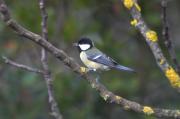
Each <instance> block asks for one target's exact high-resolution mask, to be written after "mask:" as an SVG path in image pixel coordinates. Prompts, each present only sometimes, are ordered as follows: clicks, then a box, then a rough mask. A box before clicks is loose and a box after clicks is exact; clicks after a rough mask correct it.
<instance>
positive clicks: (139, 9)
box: [134, 3, 141, 12]
mask: <svg viewBox="0 0 180 119" xmlns="http://www.w3.org/2000/svg"><path fill="white" fill-rule="evenodd" d="M134 5H135V7H136V9H137V10H138V11H139V12H140V11H141V7H140V6H139V5H138V4H137V3H135V4H134Z"/></svg>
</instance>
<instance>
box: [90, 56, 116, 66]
mask: <svg viewBox="0 0 180 119" xmlns="http://www.w3.org/2000/svg"><path fill="white" fill-rule="evenodd" d="M88 59H89V60H91V61H93V62H96V63H100V64H103V65H106V66H109V67H111V68H112V67H114V66H116V65H117V62H115V61H114V60H113V59H112V58H110V57H108V56H106V55H104V54H93V55H89V56H88Z"/></svg>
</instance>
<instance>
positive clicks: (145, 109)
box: [143, 106, 154, 115]
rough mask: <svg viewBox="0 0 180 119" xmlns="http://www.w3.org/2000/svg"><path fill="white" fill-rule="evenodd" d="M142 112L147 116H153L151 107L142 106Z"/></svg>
mask: <svg viewBox="0 0 180 119" xmlns="http://www.w3.org/2000/svg"><path fill="white" fill-rule="evenodd" d="M143 112H144V113H145V114H147V115H150V114H153V113H154V110H153V109H152V108H151V107H148V106H144V108H143Z"/></svg>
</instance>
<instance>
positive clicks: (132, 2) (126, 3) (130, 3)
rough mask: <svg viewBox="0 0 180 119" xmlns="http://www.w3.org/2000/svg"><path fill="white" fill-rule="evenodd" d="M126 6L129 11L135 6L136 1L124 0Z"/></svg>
mask: <svg viewBox="0 0 180 119" xmlns="http://www.w3.org/2000/svg"><path fill="white" fill-rule="evenodd" d="M123 3H124V6H125V7H126V8H128V9H131V8H132V7H133V5H134V1H133V0H124V2H123Z"/></svg>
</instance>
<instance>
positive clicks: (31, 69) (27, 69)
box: [2, 56, 43, 74]
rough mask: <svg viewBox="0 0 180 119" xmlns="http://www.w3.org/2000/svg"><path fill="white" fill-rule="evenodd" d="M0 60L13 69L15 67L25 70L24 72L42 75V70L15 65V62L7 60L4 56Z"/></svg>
mask: <svg viewBox="0 0 180 119" xmlns="http://www.w3.org/2000/svg"><path fill="white" fill-rule="evenodd" d="M2 58H3V59H4V61H5V63H6V64H10V65H12V66H14V67H17V68H20V69H23V70H26V71H30V72H34V73H40V74H43V71H42V70H39V69H35V68H32V67H29V66H27V65H24V64H18V63H16V62H14V61H12V60H10V59H8V58H7V57H5V56H2Z"/></svg>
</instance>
